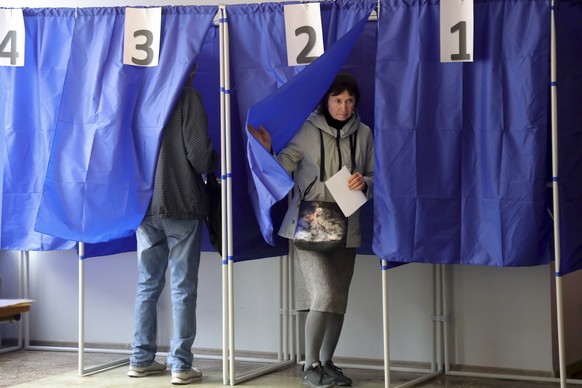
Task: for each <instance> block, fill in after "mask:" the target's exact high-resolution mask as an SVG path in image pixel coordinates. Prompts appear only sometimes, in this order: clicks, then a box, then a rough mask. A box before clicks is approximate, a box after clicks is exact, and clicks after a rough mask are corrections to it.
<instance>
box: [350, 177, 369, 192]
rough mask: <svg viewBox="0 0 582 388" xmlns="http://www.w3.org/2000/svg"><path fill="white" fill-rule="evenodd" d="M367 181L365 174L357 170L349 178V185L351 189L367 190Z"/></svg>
mask: <svg viewBox="0 0 582 388" xmlns="http://www.w3.org/2000/svg"><path fill="white" fill-rule="evenodd" d="M367 186H368V185H367V184H366V181H365V180H364V176H363V175H362V173H359V172H355V173H353V174H352V176H351V177H349V178H348V187H349V188H350V190H363V191H365V190H366V188H367Z"/></svg>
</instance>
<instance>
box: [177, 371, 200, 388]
mask: <svg viewBox="0 0 582 388" xmlns="http://www.w3.org/2000/svg"><path fill="white" fill-rule="evenodd" d="M201 379H202V372H200V370H199V369H196V368H191V369H190V370H185V371H180V372H174V371H172V384H175V385H185V384H190V383H193V382H194V381H198V380H201Z"/></svg>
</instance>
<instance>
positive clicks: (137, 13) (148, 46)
mask: <svg viewBox="0 0 582 388" xmlns="http://www.w3.org/2000/svg"><path fill="white" fill-rule="evenodd" d="M161 24H162V8H161V7H155V8H126V9H125V30H124V35H123V63H124V64H125V65H134V66H143V67H153V66H157V65H158V60H159V58H160V31H161Z"/></svg>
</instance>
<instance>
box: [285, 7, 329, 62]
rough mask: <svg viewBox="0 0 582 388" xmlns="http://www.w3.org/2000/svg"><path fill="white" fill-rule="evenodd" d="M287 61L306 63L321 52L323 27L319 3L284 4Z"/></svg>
mask: <svg viewBox="0 0 582 388" xmlns="http://www.w3.org/2000/svg"><path fill="white" fill-rule="evenodd" d="M284 12H285V39H286V43H287V63H288V65H289V66H302V65H308V64H310V63H311V62H313V61H315V60H316V59H317V58H318V57H319V56H320V55H321V54H323V28H322V27H321V10H320V7H319V3H305V4H290V5H285V6H284Z"/></svg>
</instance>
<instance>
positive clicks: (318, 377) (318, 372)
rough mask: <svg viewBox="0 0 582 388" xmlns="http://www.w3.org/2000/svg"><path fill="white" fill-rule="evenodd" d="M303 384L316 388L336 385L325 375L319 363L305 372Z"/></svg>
mask: <svg viewBox="0 0 582 388" xmlns="http://www.w3.org/2000/svg"><path fill="white" fill-rule="evenodd" d="M301 384H305V385H309V386H310V387H314V388H328V387H333V386H334V385H335V384H334V381H333V379H332V378H331V377H330V376H328V375H327V373H325V371H324V370H323V367H322V366H321V363H320V362H319V361H316V362H314V363H313V364H311V366H309V367H307V369H304V370H303V377H302V378H301Z"/></svg>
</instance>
